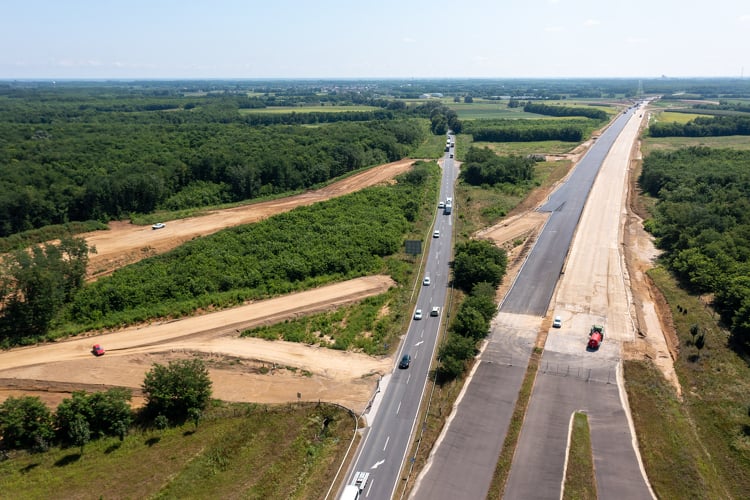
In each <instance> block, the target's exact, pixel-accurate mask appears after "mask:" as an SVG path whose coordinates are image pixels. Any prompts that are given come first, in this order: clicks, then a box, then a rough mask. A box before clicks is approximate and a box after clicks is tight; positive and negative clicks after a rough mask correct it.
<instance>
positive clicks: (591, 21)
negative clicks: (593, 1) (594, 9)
mask: <svg viewBox="0 0 750 500" xmlns="http://www.w3.org/2000/svg"><path fill="white" fill-rule="evenodd" d="M599 24H601V23H600V22H599V20H598V19H586V20H585V21H584V22H583V25H584V26H598V25H599Z"/></svg>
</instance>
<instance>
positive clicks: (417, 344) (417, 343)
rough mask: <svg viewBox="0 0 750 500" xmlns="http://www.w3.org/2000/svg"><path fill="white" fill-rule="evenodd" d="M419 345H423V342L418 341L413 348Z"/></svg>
mask: <svg viewBox="0 0 750 500" xmlns="http://www.w3.org/2000/svg"><path fill="white" fill-rule="evenodd" d="M419 344H424V340H420V341H419V342H417V343H416V344H414V347H417V346H418V345H419Z"/></svg>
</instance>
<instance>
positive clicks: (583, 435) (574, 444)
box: [563, 412, 597, 500]
mask: <svg viewBox="0 0 750 500" xmlns="http://www.w3.org/2000/svg"><path fill="white" fill-rule="evenodd" d="M595 498H597V496H596V477H595V476H594V455H593V452H592V450H591V432H590V430H589V418H588V417H587V416H586V414H585V413H579V412H576V413H575V414H574V415H573V429H572V432H571V436H570V450H569V451H568V468H567V470H566V472H565V490H564V494H563V499H565V500H574V499H581V500H588V499H595Z"/></svg>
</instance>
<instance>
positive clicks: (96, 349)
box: [91, 344, 104, 356]
mask: <svg viewBox="0 0 750 500" xmlns="http://www.w3.org/2000/svg"><path fill="white" fill-rule="evenodd" d="M91 352H92V354H93V355H94V356H104V348H103V347H102V346H100V345H99V344H94V346H93V347H92V348H91Z"/></svg>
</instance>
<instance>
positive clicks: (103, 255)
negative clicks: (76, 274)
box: [81, 159, 414, 278]
mask: <svg viewBox="0 0 750 500" xmlns="http://www.w3.org/2000/svg"><path fill="white" fill-rule="evenodd" d="M413 164H414V160H411V159H405V160H400V161H397V162H393V163H387V164H385V165H380V166H378V167H373V168H371V169H368V170H365V171H363V172H360V173H358V174H355V175H352V176H350V177H347V178H345V179H342V180H340V181H337V182H334V183H332V184H330V185H328V186H326V187H324V188H321V189H318V190H315V191H308V192H306V193H302V194H298V195H295V196H289V197H286V198H279V199H277V200H269V201H263V202H259V203H254V204H251V205H243V206H241V207H236V208H230V209H226V210H216V211H213V212H209V213H207V214H206V215H202V216H199V217H190V218H187V219H179V220H173V221H168V222H167V223H166V227H165V228H164V229H158V230H154V229H151V226H134V225H133V224H130V222H112V223H110V224H109V228H110V229H109V231H94V232H91V233H85V234H82V235H81V237H83V238H84V239H85V240H86V243H87V244H88V245H89V246H94V247H96V253H95V254H91V255H90V256H89V269H88V275H89V277H91V278H96V277H99V276H103V275H106V274H108V273H111V272H112V271H114V270H115V269H117V268H119V267H122V266H125V265H128V264H132V263H134V262H137V261H139V260H141V259H143V258H146V257H150V256H152V255H155V254H159V253H164V252H166V251H168V250H171V249H173V248H176V247H178V246H180V245H181V244H183V243H185V242H186V241H189V240H191V239H193V238H196V237H199V236H206V235H209V234H212V233H215V232H217V231H220V230H222V229H225V228H228V227H232V226H239V225H241V224H250V223H253V222H258V221H260V220H263V219H266V218H268V217H270V216H272V215H276V214H279V213H282V212H288V211H290V210H293V209H295V208H297V207H301V206H306V205H312V204H313V203H317V202H319V201H325V200H329V199H331V198H335V197H337V196H343V195H345V194H349V193H353V192H355V191H358V190H360V189H363V188H366V187H369V186H374V185H376V184H379V183H382V182H385V181H387V180H389V179H392V178H393V177H395V176H397V175H399V174H402V173H404V172H406V171H407V170H408V169H409V168H410V167H411V166H412V165H413Z"/></svg>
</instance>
